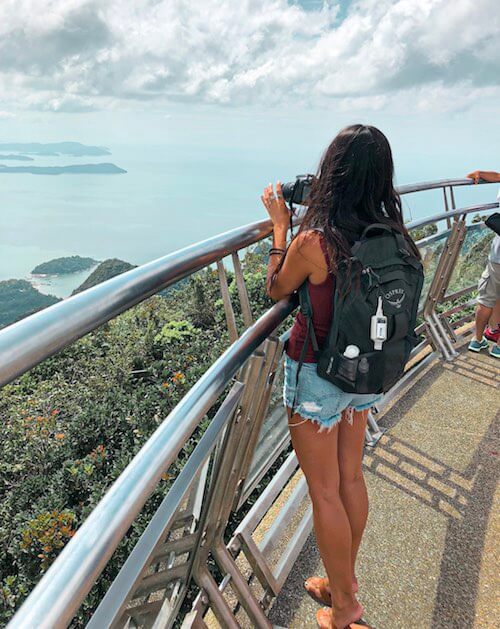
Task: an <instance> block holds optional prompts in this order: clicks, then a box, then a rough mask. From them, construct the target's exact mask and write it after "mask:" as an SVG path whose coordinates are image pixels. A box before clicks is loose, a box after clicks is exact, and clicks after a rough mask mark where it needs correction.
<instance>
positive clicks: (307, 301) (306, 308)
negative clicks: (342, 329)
mask: <svg viewBox="0 0 500 629" xmlns="http://www.w3.org/2000/svg"><path fill="white" fill-rule="evenodd" d="M307 284H308V280H306V281H305V282H304V283H303V284H301V285H300V286H299V288H298V291H297V292H298V294H299V304H300V312H301V313H302V314H303V315H304V317H305V319H306V322H307V328H306V337H305V339H304V343H303V345H302V348H301V350H300V356H299V364H298V367H297V374H296V376H295V394H294V396H293V402H292V415H293V412H294V410H295V400H296V398H297V389H298V386H299V373H300V370H301V368H302V364H303V363H304V358H305V357H306V351H307V348H308V346H309V339H310V340H311V342H312V346H313V351H314V353H315V354H316V355H317V353H318V352H319V347H318V341H317V338H316V333H315V332H314V326H313V320H312V305H311V298H310V296H309V291H308V289H307Z"/></svg>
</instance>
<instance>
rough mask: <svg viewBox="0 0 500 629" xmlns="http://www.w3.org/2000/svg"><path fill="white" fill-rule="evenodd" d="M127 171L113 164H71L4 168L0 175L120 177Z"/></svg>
mask: <svg viewBox="0 0 500 629" xmlns="http://www.w3.org/2000/svg"><path fill="white" fill-rule="evenodd" d="M126 172H127V171H126V170H124V169H123V168H119V167H118V166H116V165H115V164H106V163H104V164H73V165H71V166H4V165H3V164H2V165H0V175H1V174H7V175H10V174H17V173H31V174H32V175H121V174H123V173H126Z"/></svg>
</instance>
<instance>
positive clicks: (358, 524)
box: [310, 409, 369, 600]
mask: <svg viewBox="0 0 500 629" xmlns="http://www.w3.org/2000/svg"><path fill="white" fill-rule="evenodd" d="M368 412H369V409H365V410H362V411H355V412H354V413H353V415H352V417H353V423H352V425H351V424H349V423H348V421H347V411H343V413H342V421H341V422H340V424H339V435H338V445H337V449H338V461H339V474H340V486H339V493H340V498H341V500H342V503H343V505H344V508H345V510H346V513H347V517H348V519H349V524H350V526H351V536H352V543H351V571H352V576H351V579H352V583H353V591H354V592H357V590H358V581H357V579H356V573H355V565H356V557H357V555H358V550H359V546H360V544H361V538H362V537H363V532H364V530H365V526H366V521H367V519H368V492H367V490H366V484H365V479H364V476H363V468H362V461H363V448H364V443H365V431H366V424H367V419H368ZM310 581H311V586H315V590H316V591H315V593H316V596H322V595H327V594H328V593H329V591H330V587H329V583H328V579H325V580H322V579H320V578H319V577H314V578H312V579H310ZM325 598H326V597H325ZM326 600H328V599H326Z"/></svg>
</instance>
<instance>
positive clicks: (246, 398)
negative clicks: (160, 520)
mask: <svg viewBox="0 0 500 629" xmlns="http://www.w3.org/2000/svg"><path fill="white" fill-rule="evenodd" d="M264 359H265V355H264V354H263V353H262V352H260V351H259V352H255V353H254V354H253V356H252V357H251V359H250V365H249V368H248V369H247V371H246V372H245V390H244V392H243V396H242V401H241V405H240V408H239V410H238V411H237V413H236V415H235V417H234V419H233V421H232V422H231V423H230V425H229V426H228V428H227V430H226V433H225V435H224V443H223V445H222V447H221V451H220V453H219V457H218V459H217V466H216V469H215V470H214V473H213V476H212V478H213V483H212V485H211V487H210V491H209V496H208V497H207V505H209V508H208V510H207V514H206V519H205V520H204V531H203V540H202V542H201V545H200V547H199V549H198V552H197V553H196V557H195V562H194V566H193V578H194V579H195V581H196V582H197V583H198V585H199V586H200V587H202V588H204V589H205V591H206V592H207V594H208V597H209V600H210V603H211V606H213V610H214V613H215V615H216V616H217V618H218V620H219V622H221V623H223V626H228V627H234V626H236V627H237V626H238V624H237V623H236V624H233V623H235V622H236V621H234V618H233V621H232V622H231V623H230V624H229V619H228V616H227V609H228V606H227V603H226V602H225V600H224V598H223V597H222V595H221V594H220V592H219V590H218V588H216V587H214V584H215V582H214V581H213V578H212V576H211V575H210V573H209V571H208V568H207V559H208V555H209V553H211V554H212V555H213V557H214V558H215V560H216V561H217V564H218V565H219V567H220V568H221V569H222V570H223V571H224V572H225V573H227V574H229V575H230V577H231V584H232V587H233V590H234V592H235V594H236V596H237V598H238V601H239V602H240V604H241V605H242V607H243V608H244V610H245V612H246V613H247V615H248V617H249V618H250V621H251V622H252V623H253V626H254V627H258V628H261V627H262V628H266V629H267V628H270V627H271V624H270V622H269V620H268V619H267V617H266V615H265V613H264V610H263V609H262V607H261V605H260V603H259V602H258V601H257V599H256V598H255V596H254V594H253V592H252V590H251V588H250V586H249V585H248V583H247V582H246V580H245V578H244V577H243V575H242V574H241V573H240V571H239V569H238V567H237V565H236V563H235V561H234V559H233V557H232V556H231V554H230V552H229V551H228V550H227V548H226V546H225V544H224V538H223V536H224V531H225V529H226V526H227V523H228V521H229V516H230V514H231V507H232V503H233V497H234V494H235V491H236V489H237V486H238V482H239V474H240V470H241V465H242V463H243V461H244V455H245V451H246V448H247V445H248V437H249V434H250V433H251V428H252V425H251V420H252V417H253V416H254V414H255V411H256V409H257V408H258V406H259V399H258V395H257V392H258V391H259V390H261V384H260V385H259V383H261V382H262V375H263V371H264V366H265V360H264ZM216 590H217V591H216Z"/></svg>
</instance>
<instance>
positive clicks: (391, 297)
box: [384, 288, 406, 308]
mask: <svg viewBox="0 0 500 629" xmlns="http://www.w3.org/2000/svg"><path fill="white" fill-rule="evenodd" d="M384 297H385V298H386V299H387V301H388V302H389V303H390V304H391V306H394V307H395V308H401V304H402V303H403V301H404V299H405V297H406V293H405V291H404V289H403V288H393V289H392V290H390V291H389V292H388V293H386V294H385V295H384Z"/></svg>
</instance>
